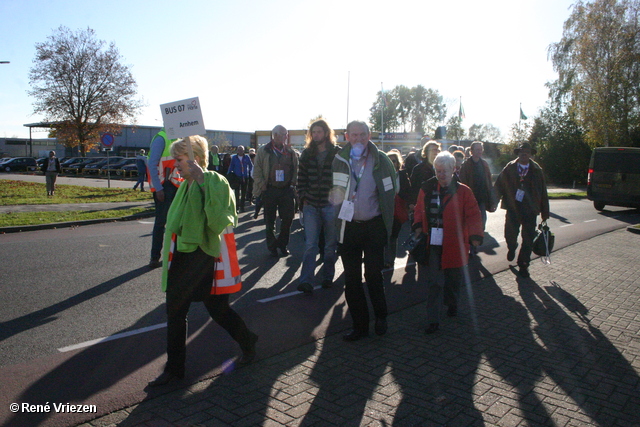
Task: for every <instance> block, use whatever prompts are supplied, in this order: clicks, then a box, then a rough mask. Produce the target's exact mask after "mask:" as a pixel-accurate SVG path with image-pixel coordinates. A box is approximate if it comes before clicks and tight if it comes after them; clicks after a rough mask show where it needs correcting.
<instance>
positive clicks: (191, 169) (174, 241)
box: [149, 136, 258, 387]
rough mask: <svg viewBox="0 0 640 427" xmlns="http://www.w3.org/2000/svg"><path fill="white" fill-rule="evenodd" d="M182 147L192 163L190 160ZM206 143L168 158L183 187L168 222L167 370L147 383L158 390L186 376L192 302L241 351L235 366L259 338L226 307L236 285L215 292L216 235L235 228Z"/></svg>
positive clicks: (247, 358) (182, 143)
mask: <svg viewBox="0 0 640 427" xmlns="http://www.w3.org/2000/svg"><path fill="white" fill-rule="evenodd" d="M187 144H190V145H191V149H192V150H193V155H194V160H189V154H188V151H189V150H188V148H187ZM208 151H209V150H208V149H207V141H206V139H204V138H203V137H201V136H190V137H188V138H184V139H180V140H178V141H176V142H174V143H173V144H172V145H171V156H172V158H173V159H174V160H175V166H176V167H177V169H178V170H179V172H180V175H181V176H182V177H183V178H184V179H185V181H184V182H183V183H182V184H181V185H180V189H179V190H178V193H177V194H176V196H175V200H174V201H173V203H172V205H171V208H170V209H169V214H168V216H167V224H166V228H167V233H166V237H165V245H164V261H165V262H164V263H163V268H162V273H163V274H162V287H163V290H164V291H165V292H166V310H167V364H166V366H165V369H164V372H163V373H162V374H161V375H160V376H159V377H158V378H156V379H155V380H154V381H151V382H150V383H149V386H151V387H155V386H161V385H165V384H169V383H174V382H177V381H179V380H180V379H182V378H183V377H184V374H185V359H186V341H187V313H188V312H189V307H190V305H191V303H192V302H194V301H202V302H203V303H204V306H205V307H206V309H207V311H208V312H209V315H210V316H211V318H212V319H213V320H214V321H215V322H216V323H217V324H218V325H220V326H221V327H222V328H223V329H224V330H226V331H227V332H228V333H229V335H231V337H232V338H233V339H234V340H235V341H236V342H237V343H238V344H239V345H240V348H241V350H242V357H241V358H240V360H239V364H241V365H244V364H247V363H250V362H251V361H252V360H253V359H254V358H255V354H256V351H255V347H256V341H257V340H258V336H257V335H256V334H254V333H253V332H251V331H250V330H249V329H248V328H247V325H246V324H245V322H244V321H243V320H242V318H241V317H240V316H239V315H238V314H237V313H236V312H235V311H234V310H233V309H232V308H231V307H230V305H229V294H230V293H234V292H237V291H238V290H239V288H240V286H239V284H235V283H230V284H229V285H228V286H218V282H217V280H218V278H217V275H216V273H215V272H216V263H217V261H216V258H217V257H219V256H220V253H221V243H220V234H221V233H222V232H223V231H224V230H225V228H226V227H227V226H233V225H236V223H237V220H238V217H237V214H236V209H235V202H234V197H233V195H232V193H231V190H230V188H229V184H228V182H227V180H226V179H224V178H223V177H222V176H221V175H220V174H217V173H215V172H213V171H208V170H207V163H208V160H209V159H208Z"/></svg>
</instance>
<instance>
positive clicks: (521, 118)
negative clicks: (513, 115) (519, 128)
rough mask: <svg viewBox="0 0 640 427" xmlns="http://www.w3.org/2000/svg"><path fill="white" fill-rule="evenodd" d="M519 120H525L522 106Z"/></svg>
mask: <svg viewBox="0 0 640 427" xmlns="http://www.w3.org/2000/svg"><path fill="white" fill-rule="evenodd" d="M520 120H527V116H525V115H524V113H523V112H522V106H520Z"/></svg>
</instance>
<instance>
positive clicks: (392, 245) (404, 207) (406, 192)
mask: <svg viewBox="0 0 640 427" xmlns="http://www.w3.org/2000/svg"><path fill="white" fill-rule="evenodd" d="M387 155H388V156H389V160H391V163H393V166H394V167H395V169H396V172H397V174H398V183H399V191H398V194H396V197H395V200H394V202H395V203H394V209H393V227H392V228H391V237H390V239H389V245H388V246H387V247H386V248H385V253H384V256H385V260H384V266H385V268H393V266H394V264H395V260H396V252H397V250H398V236H399V235H400V230H401V229H402V226H403V225H404V223H405V222H407V221H408V220H409V202H410V198H411V194H410V193H411V182H409V175H408V174H407V170H406V169H404V167H403V166H404V164H403V161H402V154H400V151H398V150H396V149H393V150H391V151H389V152H388V153H387Z"/></svg>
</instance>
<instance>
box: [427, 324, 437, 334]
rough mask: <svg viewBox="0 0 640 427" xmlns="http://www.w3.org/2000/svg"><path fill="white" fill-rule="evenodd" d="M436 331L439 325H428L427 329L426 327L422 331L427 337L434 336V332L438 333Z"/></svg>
mask: <svg viewBox="0 0 640 427" xmlns="http://www.w3.org/2000/svg"><path fill="white" fill-rule="evenodd" d="M438 329H440V324H439V323H432V324H430V325H429V327H427V329H425V330H424V333H425V334H427V335H431V334H435V333H436V332H438Z"/></svg>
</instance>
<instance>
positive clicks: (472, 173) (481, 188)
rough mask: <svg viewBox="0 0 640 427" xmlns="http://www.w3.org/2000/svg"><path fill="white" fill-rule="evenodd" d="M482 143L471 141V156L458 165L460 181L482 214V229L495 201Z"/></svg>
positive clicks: (493, 207) (493, 210) (493, 208)
mask: <svg viewBox="0 0 640 427" xmlns="http://www.w3.org/2000/svg"><path fill="white" fill-rule="evenodd" d="M483 152H484V145H483V144H482V142H480V141H474V142H472V143H471V157H470V158H468V159H467V160H465V162H464V163H463V164H462V166H461V167H460V173H459V178H460V182H462V183H463V184H466V185H467V186H469V187H470V188H471V190H472V191H473V195H474V196H475V198H476V201H477V202H478V208H479V209H480V215H482V229H483V230H484V229H485V227H486V224H487V212H495V210H496V206H495V204H496V202H495V197H494V193H493V184H492V183H491V168H490V167H489V163H487V161H486V160H484V159H483V158H482V153H483Z"/></svg>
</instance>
